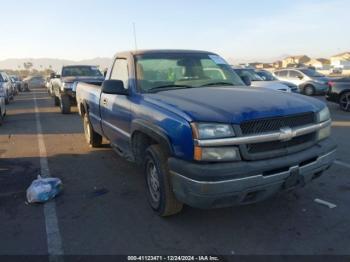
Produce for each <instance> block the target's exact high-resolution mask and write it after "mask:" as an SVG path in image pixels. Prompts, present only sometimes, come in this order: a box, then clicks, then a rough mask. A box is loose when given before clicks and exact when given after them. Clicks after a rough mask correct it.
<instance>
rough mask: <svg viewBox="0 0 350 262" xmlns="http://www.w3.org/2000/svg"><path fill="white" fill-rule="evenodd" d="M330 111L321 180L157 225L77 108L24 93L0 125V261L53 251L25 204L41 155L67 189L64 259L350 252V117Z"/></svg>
mask: <svg viewBox="0 0 350 262" xmlns="http://www.w3.org/2000/svg"><path fill="white" fill-rule="evenodd" d="M34 97H36V102H37V105H38V116H39V117H38V118H36V113H35V103H34ZM318 99H322V98H318ZM329 106H330V108H331V112H332V117H333V120H334V124H333V134H332V137H333V139H335V141H336V142H337V144H338V146H339V149H338V153H337V159H338V162H337V164H335V165H334V166H333V167H332V168H331V169H330V170H328V171H327V172H326V173H325V175H324V176H322V177H321V178H320V179H318V180H316V181H314V182H313V183H312V184H310V185H308V186H306V187H305V188H300V189H297V190H296V191H294V192H291V193H283V194H279V195H277V196H276V197H274V198H272V199H269V200H267V201H264V202H262V203H258V204H254V205H249V206H240V207H232V208H225V209H217V210H199V209H195V208H191V207H187V206H185V207H184V210H183V212H182V213H181V214H179V215H177V216H173V217H169V218H161V217H158V216H157V215H156V214H155V213H153V211H152V210H151V208H150V207H149V206H148V203H147V200H146V197H145V183H144V178H143V174H142V171H141V170H140V169H139V168H138V167H137V166H135V165H134V164H132V163H129V162H127V161H125V160H124V159H122V158H120V157H119V156H118V155H117V154H115V153H114V151H113V150H112V149H111V148H110V147H109V145H108V142H107V141H105V143H104V146H103V147H102V148H99V149H92V148H90V147H89V146H88V145H87V144H86V142H85V138H84V134H83V127H82V121H81V119H80V117H79V115H78V114H77V109H76V108H74V110H73V113H72V114H70V115H62V114H60V112H59V108H57V107H54V105H53V100H52V98H50V97H49V96H48V94H47V93H46V90H45V89H35V90H32V91H31V92H28V93H21V94H20V95H19V96H17V97H15V101H14V102H13V103H12V104H10V105H9V106H8V112H7V117H6V120H5V121H4V124H3V126H1V127H0V243H1V244H0V255H46V254H48V250H49V249H50V245H52V243H51V242H50V241H48V239H50V236H48V232H49V231H48V229H47V225H48V221H50V220H49V219H50V218H48V214H47V212H45V210H44V206H43V205H28V204H26V202H25V201H26V198H25V191H26V189H27V187H28V186H29V185H30V183H31V181H32V180H33V179H35V178H36V176H37V175H39V174H41V173H42V172H43V169H42V166H41V163H42V162H41V161H40V158H45V159H47V161H48V168H49V172H50V174H51V176H53V177H58V178H61V179H62V181H63V184H64V193H63V194H62V195H60V196H59V197H57V198H56V199H55V200H54V203H55V206H54V207H55V217H56V218H57V225H56V226H57V228H56V229H57V231H55V232H56V233H57V235H58V236H59V237H60V238H59V241H60V243H61V244H62V252H64V254H66V255H115V254H123V255H130V254H144V255H146V254H148V255H156V254H172V255H175V254H181V255H184V254H186V255H189V254H197V255H198V254H212V255H219V254H227V255H231V254H242V255H245V254H275V255H276V254H284V255H288V254H293V255H312V254H317V255H324V254H329V255H334V254H338V255H341V254H342V255H345V254H347V255H350V223H349V222H350V208H349V207H350V206H349V204H350V166H349V165H350V149H349V148H350V139H349V131H350V113H344V112H341V111H340V110H339V109H338V107H337V105H332V104H329ZM37 119H39V121H40V125H41V129H42V137H41V136H38V134H37V133H38V123H37ZM41 138H42V141H43V142H44V143H43V144H44V147H45V148H44V149H45V150H44V151H43V150H40V148H39V146H38V139H41ZM45 151H46V152H45ZM316 198H319V199H322V200H326V201H329V202H331V203H334V204H336V205H337V207H336V208H333V209H329V208H328V207H326V206H323V205H320V204H317V203H315V202H314V199H316ZM49 225H50V224H49ZM51 238H52V239H53V241H56V240H57V238H55V237H52V236H51Z"/></svg>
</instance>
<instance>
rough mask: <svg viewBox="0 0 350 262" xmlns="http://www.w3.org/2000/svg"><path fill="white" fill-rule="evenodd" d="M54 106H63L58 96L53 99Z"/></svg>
mask: <svg viewBox="0 0 350 262" xmlns="http://www.w3.org/2000/svg"><path fill="white" fill-rule="evenodd" d="M53 101H54V105H55V106H59V105H60V104H61V102H60V99H59V98H58V97H57V96H54V97H53Z"/></svg>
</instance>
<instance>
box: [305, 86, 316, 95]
mask: <svg viewBox="0 0 350 262" xmlns="http://www.w3.org/2000/svg"><path fill="white" fill-rule="evenodd" d="M304 94H305V95H307V96H313V95H314V94H315V88H314V87H313V86H311V85H307V86H305V87H304Z"/></svg>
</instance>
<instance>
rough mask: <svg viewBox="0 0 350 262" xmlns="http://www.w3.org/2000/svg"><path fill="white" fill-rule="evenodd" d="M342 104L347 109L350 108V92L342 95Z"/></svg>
mask: <svg viewBox="0 0 350 262" xmlns="http://www.w3.org/2000/svg"><path fill="white" fill-rule="evenodd" d="M340 106H341V108H343V109H344V110H346V111H348V110H349V109H350V93H349V94H344V95H342V97H341V99H340Z"/></svg>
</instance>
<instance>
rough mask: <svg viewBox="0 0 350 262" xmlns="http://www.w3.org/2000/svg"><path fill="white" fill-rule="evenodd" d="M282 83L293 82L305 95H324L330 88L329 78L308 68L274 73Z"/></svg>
mask: <svg viewBox="0 0 350 262" xmlns="http://www.w3.org/2000/svg"><path fill="white" fill-rule="evenodd" d="M274 75H275V76H276V77H277V78H278V79H279V80H281V81H287V82H291V83H293V84H295V85H297V86H298V87H299V89H300V91H301V93H304V94H305V95H308V96H312V95H324V94H326V93H327V91H328V88H329V85H328V83H329V80H330V79H329V78H327V77H326V76H325V75H322V74H320V73H318V72H316V71H315V70H312V69H308V68H291V69H282V70H277V71H275V72H274Z"/></svg>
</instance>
